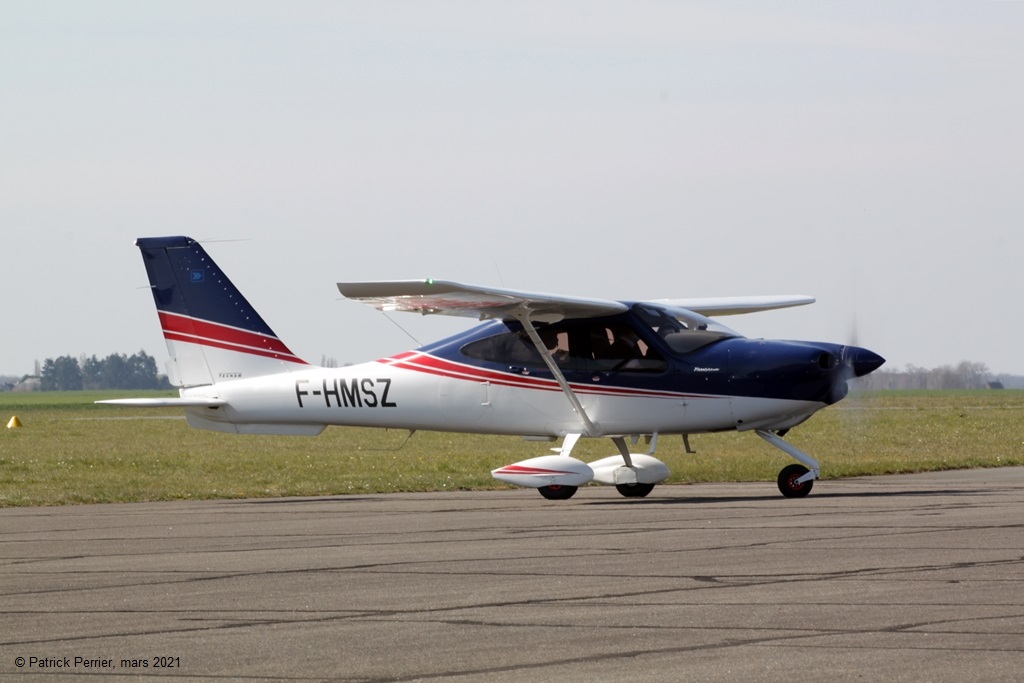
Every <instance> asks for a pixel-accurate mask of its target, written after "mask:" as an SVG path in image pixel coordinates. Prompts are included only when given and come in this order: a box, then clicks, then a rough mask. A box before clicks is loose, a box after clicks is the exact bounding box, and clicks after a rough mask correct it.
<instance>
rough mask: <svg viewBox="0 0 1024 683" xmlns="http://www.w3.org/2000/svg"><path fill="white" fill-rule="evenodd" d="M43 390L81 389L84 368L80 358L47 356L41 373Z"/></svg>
mask: <svg viewBox="0 0 1024 683" xmlns="http://www.w3.org/2000/svg"><path fill="white" fill-rule="evenodd" d="M39 379H40V382H41V388H42V390H43V391H80V390H81V389H82V370H81V369H80V368H79V367H78V360H77V359H75V358H73V357H72V356H61V357H60V358H57V359H53V358H47V359H46V361H45V362H44V363H43V369H42V371H41V374H40V377H39Z"/></svg>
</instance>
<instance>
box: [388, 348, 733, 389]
mask: <svg viewBox="0 0 1024 683" xmlns="http://www.w3.org/2000/svg"><path fill="white" fill-rule="evenodd" d="M378 362H381V363H385V364H388V365H393V366H395V367H399V368H403V369H405V370H413V371H415V372H424V373H427V374H431V375H438V376H441V377H448V378H451V379H462V380H466V381H472V382H490V383H492V384H497V385H500V386H508V387H517V388H519V389H537V390H540V391H561V390H562V388H561V386H559V384H558V382H556V381H555V380H554V379H545V378H541V377H530V376H528V375H520V374H515V373H511V372H508V373H506V372H499V371H497V370H487V369H484V368H479V367H476V366H473V365H466V364H462V363H455V362H452V361H449V360H445V359H443V358H438V357H437V356H432V355H430V354H426V353H420V352H418V351H407V352H405V353H400V354H398V355H395V356H391V357H389V358H382V359H381V360H380V361H378ZM569 386H570V387H571V388H572V390H573V391H574V392H575V393H577V394H583V395H599V396H632V397H643V398H671V399H679V398H719V397H716V396H710V395H705V394H685V393H679V392H673V391H661V390H657V389H636V388H631V387H616V386H610V385H598V384H580V383H578V382H577V383H570V385H569Z"/></svg>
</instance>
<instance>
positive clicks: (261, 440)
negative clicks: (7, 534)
mask: <svg viewBox="0 0 1024 683" xmlns="http://www.w3.org/2000/svg"><path fill="white" fill-rule="evenodd" d="M117 395H123V393H122V394H116V393H114V392H106V393H91V392H90V393H83V392H71V393H56V392H46V393H34V394H0V420H2V424H3V425H6V424H7V421H8V420H9V419H10V417H11V416H12V415H17V416H18V417H19V419H20V420H21V421H22V423H23V425H24V426H23V427H22V428H21V429H3V430H2V433H0V506H21V505H63V504H70V503H95V502H124V501H142V500H173V499H203V498H236V497H270V496H314V495H335V494H351V493H378V492H394V491H436V490H449V489H490V488H505V486H504V485H503V484H501V483H500V482H497V481H495V480H494V479H492V478H491V476H490V471H491V470H492V469H494V468H496V467H500V466H501V465H506V464H509V463H512V462H515V461H517V460H522V459H525V458H529V457H534V456H537V455H544V454H546V453H548V452H550V451H548V448H550V447H551V446H555V445H557V444H546V443H538V442H527V441H524V440H522V439H519V438H516V437H499V436H477V435H465V434H444V433H437V432H418V433H417V434H416V435H415V436H413V437H412V438H411V439H409V440H408V441H407V442H406V437H407V433H406V432H401V431H384V430H373V429H359V428H341V427H332V428H329V429H328V430H327V431H325V432H324V433H323V434H322V435H320V436H318V437H275V436H240V435H231V434H220V433H216V432H205V431H201V430H195V429H191V428H189V427H188V425H187V424H186V423H185V421H184V419H183V418H182V413H181V411H180V410H178V409H149V410H145V409H138V408H125V407H119V406H97V405H94V404H93V403H92V401H94V400H96V399H100V398H110V397H114V396H117ZM133 395H140V394H139V392H134V394H133ZM150 395H154V396H155V395H168V394H167V393H166V392H164V393H158V392H154V393H152V394H150ZM170 395H174V394H173V392H172V393H171V394H170ZM1022 424H1024V392H1022V391H963V392H880V393H875V394H863V395H856V396H852V397H850V398H848V399H847V400H845V401H843V402H842V403H840V404H838V405H837V406H833V407H831V408H828V409H826V410H823V411H821V412H819V413H818V414H817V415H816V416H815V417H813V418H812V419H811V420H810V421H809V422H807V423H805V424H804V425H801V426H800V427H797V428H796V429H794V430H793V431H792V432H790V434H789V435H787V437H786V438H787V440H788V441H790V442H792V443H793V444H794V445H796V446H797V447H798V448H801V449H803V450H805V451H807V452H808V453H810V454H811V455H813V456H814V457H816V458H818V459H819V460H820V461H821V463H822V476H823V478H830V477H845V476H855V475H865V474H884V473H894V472H919V471H926V470H941V469H954V468H965V467H997V466H1004V465H1024V430H1022V429H1021V426H1022ZM690 442H691V444H692V445H693V446H694V448H695V449H696V450H697V454H696V455H690V454H686V453H685V452H684V449H683V444H682V440H681V439H679V438H678V437H663V438H662V439H661V440H660V443H659V448H658V453H657V455H658V457H659V458H661V459H662V460H664V461H665V462H666V464H668V466H669V467H670V468H671V469H672V477H671V478H670V479H669V482H675V483H682V482H705V481H770V480H774V479H775V477H776V475H777V474H778V471H779V470H780V469H781V468H782V467H783V466H785V465H787V464H789V463H790V462H793V461H792V459H790V458H789V457H788V456H785V455H784V454H782V453H780V452H778V451H777V450H776V449H774V448H773V447H771V446H769V445H768V444H766V443H764V442H763V441H762V440H761V439H759V438H757V436H755V435H754V434H750V433H744V434H737V433H727V434H706V435H694V436H692V437H691V439H690ZM635 450H640V451H643V450H646V447H645V446H643V445H640V446H637V448H636V449H635ZM614 452H615V450H614V446H612V444H611V442H610V441H608V440H607V439H586V440H584V441H582V442H581V443H580V445H579V446H578V447H577V449H576V450H575V452H574V455H576V456H578V457H580V458H581V459H583V460H587V461H589V460H594V459H596V458H598V457H603V456H607V455H612V454H613V453H614Z"/></svg>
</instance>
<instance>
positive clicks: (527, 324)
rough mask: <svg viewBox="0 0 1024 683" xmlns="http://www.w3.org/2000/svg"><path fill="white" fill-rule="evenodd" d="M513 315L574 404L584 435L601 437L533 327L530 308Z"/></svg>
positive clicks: (517, 309)
mask: <svg viewBox="0 0 1024 683" xmlns="http://www.w3.org/2000/svg"><path fill="white" fill-rule="evenodd" d="M513 315H515V317H516V320H518V321H519V322H520V323H522V325H523V329H524V330H526V334H527V335H528V336H529V337H530V341H532V342H533V345H534V346H535V347H537V353H539V354H540V357H541V358H543V359H544V364H545V365H547V366H548V370H550V371H551V374H552V375H553V376H554V378H555V379H556V380H557V381H558V386H560V387H562V393H564V394H565V397H566V398H567V399H569V403H571V404H572V407H573V409H574V410H575V411H576V414H578V415H579V416H580V419H581V420H583V433H584V434H585V435H586V436H600V434H601V428H600V425H597V424H594V423H593V422H592V421H591V420H590V417H589V416H588V415H587V411H586V410H584V409H583V404H582V403H580V399H579V397H577V396H576V392H574V391H573V390H572V387H570V386H569V382H568V381H566V379H565V375H563V374H562V371H561V370H560V369H559V367H558V365H557V364H556V363H555V359H554V358H552V357H551V352H550V351H548V348H547V347H546V346H544V342H543V341H541V338H540V335H539V334H537V329H536V328H535V327H534V326H533V321H531V320H530V309H529V306H526V305H523V306H519V307H518V308H516V309H515V311H513Z"/></svg>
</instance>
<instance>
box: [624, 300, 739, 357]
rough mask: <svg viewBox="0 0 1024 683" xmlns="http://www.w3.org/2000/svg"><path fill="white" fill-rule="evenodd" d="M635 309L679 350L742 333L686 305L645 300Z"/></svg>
mask: <svg viewBox="0 0 1024 683" xmlns="http://www.w3.org/2000/svg"><path fill="white" fill-rule="evenodd" d="M633 312H634V313H636V314H637V316H638V317H639V318H640V319H641V320H643V321H644V322H645V323H647V324H648V325H650V327H651V329H652V330H653V331H654V332H655V334H657V335H658V336H659V337H661V339H662V340H664V342H665V344H666V345H667V346H668V347H669V348H670V349H672V350H673V351H675V352H676V353H679V354H687V353H690V352H691V351H696V350H697V349H699V348H701V347H702V346H707V345H708V344H711V343H712V342H716V341H718V340H719V339H727V338H729V337H740V336H742V335H740V334H739V333H738V332H736V331H734V330H731V329H729V328H728V327H726V326H725V325H723V324H722V323H720V322H718V321H716V320H712V319H711V318H708V317H705V316H703V315H700V314H699V313H694V312H693V311H689V310H686V309H685V308H676V307H675V306H661V305H657V304H651V303H642V304H634V305H633Z"/></svg>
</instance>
